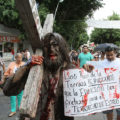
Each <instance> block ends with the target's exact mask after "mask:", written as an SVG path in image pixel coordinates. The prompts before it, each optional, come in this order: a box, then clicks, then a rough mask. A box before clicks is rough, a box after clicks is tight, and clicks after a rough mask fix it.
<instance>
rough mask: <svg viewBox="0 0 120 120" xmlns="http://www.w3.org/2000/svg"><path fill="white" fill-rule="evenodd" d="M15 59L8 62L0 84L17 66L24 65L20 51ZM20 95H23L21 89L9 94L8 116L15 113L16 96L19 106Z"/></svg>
mask: <svg viewBox="0 0 120 120" xmlns="http://www.w3.org/2000/svg"><path fill="white" fill-rule="evenodd" d="M15 59H16V61H14V62H11V63H10V64H9V66H8V69H7V70H6V71H5V73H4V76H3V78H2V81H1V83H0V84H3V83H4V82H5V79H6V78H7V77H10V76H12V75H13V74H14V73H15V72H16V70H17V69H18V68H19V67H21V66H23V65H24V62H23V61H22V54H21V53H17V54H16V56H15ZM22 95H23V91H21V93H20V94H18V95H17V96H10V104H11V113H10V114H9V117H12V116H13V115H15V114H16V98H17V100H18V107H20V104H21V99H22Z"/></svg>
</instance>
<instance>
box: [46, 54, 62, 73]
mask: <svg viewBox="0 0 120 120" xmlns="http://www.w3.org/2000/svg"><path fill="white" fill-rule="evenodd" d="M62 64H63V59H62V57H61V55H59V56H57V58H56V59H55V60H52V59H50V57H48V56H44V66H45V69H48V70H49V71H50V72H53V73H54V72H57V70H58V69H59V68H60V66H62Z"/></svg>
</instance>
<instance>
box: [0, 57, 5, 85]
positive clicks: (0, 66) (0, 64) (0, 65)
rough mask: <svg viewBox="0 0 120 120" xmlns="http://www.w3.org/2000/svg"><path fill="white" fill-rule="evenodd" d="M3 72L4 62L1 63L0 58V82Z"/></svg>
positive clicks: (0, 82)
mask: <svg viewBox="0 0 120 120" xmlns="http://www.w3.org/2000/svg"><path fill="white" fill-rule="evenodd" d="M4 72H5V64H4V63H3V61H2V59H0V84H2V81H1V79H2V77H3V74H4ZM0 87H2V86H0Z"/></svg>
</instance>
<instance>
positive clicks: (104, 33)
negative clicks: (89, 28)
mask: <svg viewBox="0 0 120 120" xmlns="http://www.w3.org/2000/svg"><path fill="white" fill-rule="evenodd" d="M108 20H120V16H119V15H118V14H116V13H113V15H112V16H109V17H108ZM91 41H93V42H95V43H97V44H99V43H114V44H117V45H120V42H119V41H120V30H119V29H97V28H96V29H94V30H93V32H92V34H91Z"/></svg>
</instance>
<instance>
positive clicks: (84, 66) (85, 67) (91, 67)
mask: <svg viewBox="0 0 120 120" xmlns="http://www.w3.org/2000/svg"><path fill="white" fill-rule="evenodd" d="M83 68H84V69H85V70H86V71H87V72H92V71H93V69H94V66H93V65H89V64H84V65H83Z"/></svg>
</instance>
